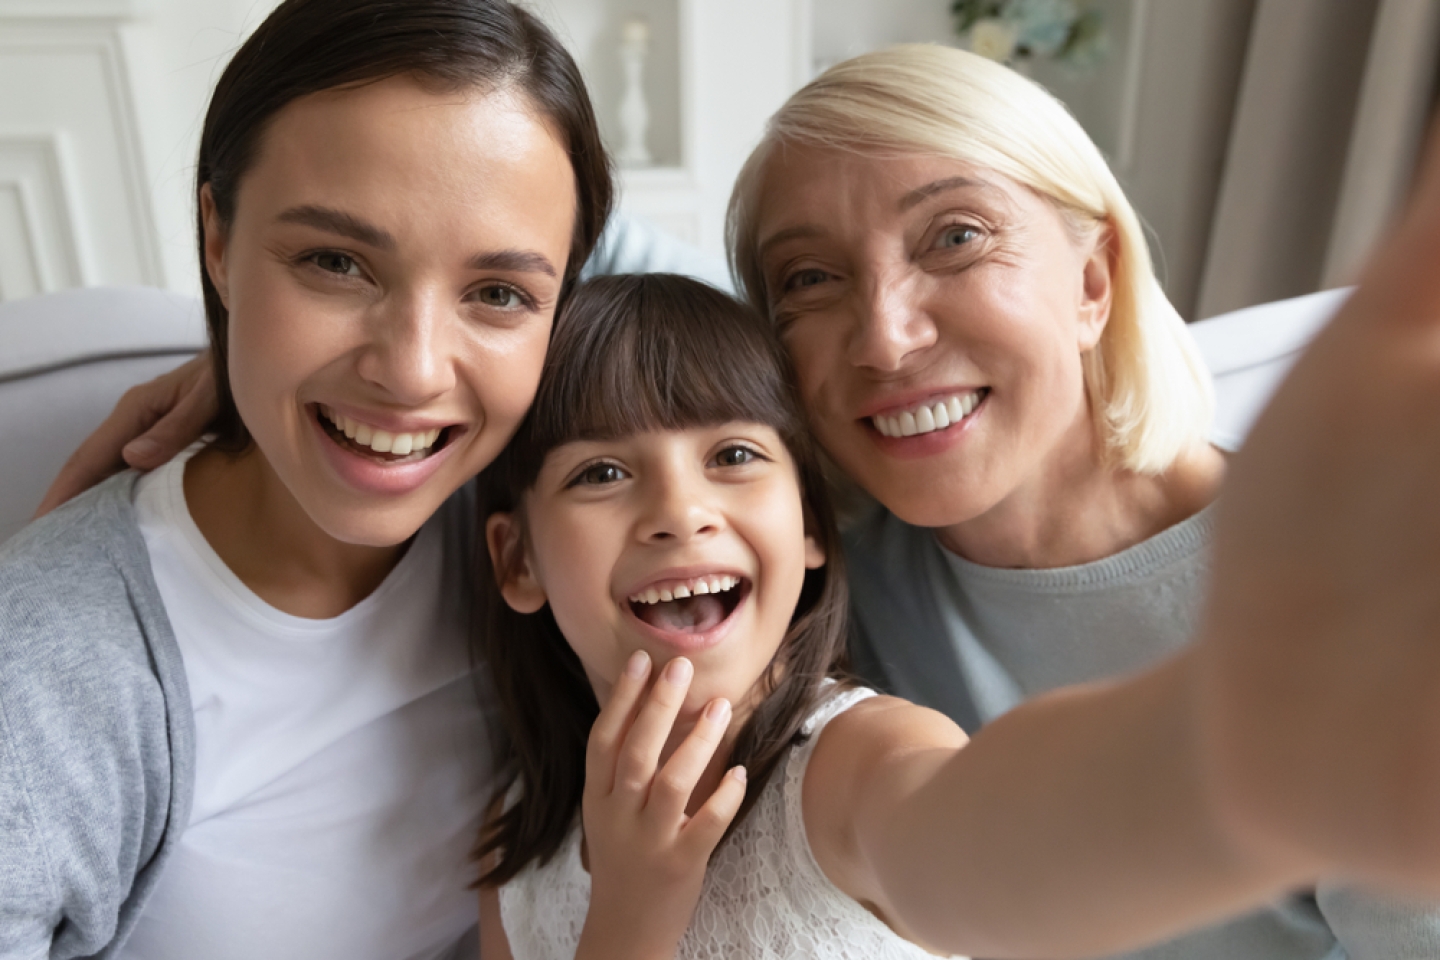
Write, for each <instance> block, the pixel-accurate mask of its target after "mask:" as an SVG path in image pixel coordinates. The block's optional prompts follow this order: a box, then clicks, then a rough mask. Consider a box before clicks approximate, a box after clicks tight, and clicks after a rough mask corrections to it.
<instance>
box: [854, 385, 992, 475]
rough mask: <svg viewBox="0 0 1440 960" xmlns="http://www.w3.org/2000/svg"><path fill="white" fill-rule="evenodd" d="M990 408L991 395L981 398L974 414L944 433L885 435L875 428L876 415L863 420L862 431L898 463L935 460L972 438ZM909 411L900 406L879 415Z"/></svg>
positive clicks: (943, 431) (973, 411)
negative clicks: (896, 410)
mask: <svg viewBox="0 0 1440 960" xmlns="http://www.w3.org/2000/svg"><path fill="white" fill-rule="evenodd" d="M962 392H963V391H962ZM938 396H946V394H939V395H938ZM923 402H924V399H923V395H922V399H920V400H917V401H915V403H916V404H919V403H923ZM989 406H990V394H988V393H987V394H986V395H985V396H984V397H982V398H981V400H980V404H979V405H978V406H977V407H976V408H975V409H974V410H972V411H970V415H969V416H967V417H966V418H965V419H963V420H961V421H960V422H959V423H952V424H951V425H950V426H948V427H946V428H944V429H943V430H932V431H930V432H929V433H922V434H918V435H916V436H913V437H887V436H885V435H884V434H883V433H881V432H880V431H879V430H876V429H875V424H874V422H873V421H872V420H871V419H870V416H874V414H871V415H870V416H867V417H866V418H865V419H863V420H860V421H859V423H860V426H861V429H863V430H864V431H865V435H866V436H868V437H869V438H870V442H871V443H873V444H875V446H876V447H878V448H879V449H880V452H881V453H884V454H885V455H887V456H890V457H894V458H895V459H897V460H923V459H925V458H926V457H933V456H935V455H936V454H938V453H944V452H946V451H948V450H950V449H951V448H953V447H954V446H956V445H957V444H959V443H961V442H962V441H963V440H964V439H965V438H966V437H968V436H969V435H970V432H971V430H973V429H974V427H975V424H976V423H977V422H978V421H979V419H980V418H981V417H982V416H984V414H985V411H986V410H987V409H988V408H989ZM909 408H910V404H907V405H904V406H900V407H894V406H887V407H885V408H883V409H881V410H880V411H877V412H880V413H883V412H885V411H886V410H895V409H900V410H908V409H909Z"/></svg>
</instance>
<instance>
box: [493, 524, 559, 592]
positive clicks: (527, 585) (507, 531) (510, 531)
mask: <svg viewBox="0 0 1440 960" xmlns="http://www.w3.org/2000/svg"><path fill="white" fill-rule="evenodd" d="M485 544H486V546H488V547H489V548H490V563H491V565H492V566H494V568H495V579H496V580H497V581H498V586H499V587H500V595H501V596H502V597H504V598H505V602H506V603H508V604H509V605H510V609H512V610H514V611H515V612H516V613H535V612H536V611H537V610H539V609H540V608H541V607H543V606H545V588H544V587H542V586H541V585H540V581H539V580H537V579H536V578H535V574H534V573H533V572H532V571H531V569H530V558H529V557H528V556H527V555H526V553H525V538H524V536H523V535H522V531H521V527H520V521H519V519H518V518H517V517H516V516H515V514H513V513H492V514H491V515H490V516H489V518H488V519H486V521H485Z"/></svg>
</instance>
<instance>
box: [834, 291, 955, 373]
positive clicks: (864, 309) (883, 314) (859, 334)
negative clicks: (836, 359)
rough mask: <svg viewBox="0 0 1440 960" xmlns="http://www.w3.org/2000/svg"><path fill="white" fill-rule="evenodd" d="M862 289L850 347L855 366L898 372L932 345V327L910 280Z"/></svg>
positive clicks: (933, 330)
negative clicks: (913, 357)
mask: <svg viewBox="0 0 1440 960" xmlns="http://www.w3.org/2000/svg"><path fill="white" fill-rule="evenodd" d="M863 289H864V292H863V294H862V296H861V297H860V302H859V303H858V304H857V313H858V316H857V317H856V321H857V322H856V324H855V327H854V329H853V331H852V333H851V337H850V343H849V354H850V361H851V362H852V363H854V364H855V365H856V366H861V367H870V368H873V369H875V370H880V371H892V370H899V369H900V368H902V367H903V366H904V365H905V361H906V360H907V359H909V358H910V357H912V356H913V355H915V354H917V353H920V352H922V351H924V350H925V348H927V347H929V346H930V345H931V344H933V343H934V342H935V337H936V331H935V323H934V321H933V320H932V319H931V317H930V314H929V313H928V311H927V310H926V309H925V304H924V302H923V298H922V296H921V293H920V291H919V290H917V289H916V285H915V283H914V282H913V281H911V280H910V279H909V278H906V277H894V278H886V279H879V280H876V281H874V282H872V283H870V284H867V285H866V287H865V288H863Z"/></svg>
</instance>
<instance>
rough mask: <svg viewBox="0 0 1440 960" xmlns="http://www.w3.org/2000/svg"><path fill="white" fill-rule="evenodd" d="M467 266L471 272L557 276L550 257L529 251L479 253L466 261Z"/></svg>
mask: <svg viewBox="0 0 1440 960" xmlns="http://www.w3.org/2000/svg"><path fill="white" fill-rule="evenodd" d="M465 266H467V267H469V268H470V269H471V270H509V271H514V272H517V273H543V274H545V275H546V276H547V277H554V276H557V274H556V272H555V266H554V264H552V263H551V262H550V258H549V257H546V256H545V255H544V254H540V253H533V252H531V251H529V250H496V251H494V252H493V253H477V254H475V256H473V257H471V258H470V259H469V260H468V261H466V263H465Z"/></svg>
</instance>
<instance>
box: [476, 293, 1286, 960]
mask: <svg viewBox="0 0 1440 960" xmlns="http://www.w3.org/2000/svg"><path fill="white" fill-rule="evenodd" d="M485 484H486V491H485V494H484V496H485V497H486V505H485V508H484V509H485V511H486V513H487V514H488V521H487V524H486V536H487V542H488V545H489V552H490V562H491V564H492V568H491V569H490V570H487V571H486V574H487V576H486V578H484V582H482V586H481V592H482V594H483V595H484V598H483V600H482V603H483V604H484V608H485V610H486V622H485V624H484V628H483V629H482V630H481V631H480V632H479V636H480V637H481V638H483V639H482V650H481V654H482V655H483V656H484V657H485V658H486V659H487V660H488V661H489V663H490V665H491V667H492V669H493V671H494V677H495V681H496V685H497V687H498V689H499V696H500V700H501V702H502V704H503V709H504V713H505V719H506V721H507V725H508V731H509V734H510V738H511V739H510V744H509V746H508V757H507V758H505V759H506V760H507V762H508V774H507V775H506V777H504V778H502V781H503V786H502V792H501V796H500V797H499V798H498V799H497V802H496V803H495V805H494V807H493V808H492V811H491V815H490V818H489V820H488V825H487V828H486V831H485V833H484V835H483V837H482V840H481V843H480V845H479V855H480V856H481V858H482V861H483V864H484V875H483V878H482V881H481V883H482V887H481V911H482V920H481V939H482V955H483V956H484V957H485V960H496V958H497V957H499V958H505V957H515V958H521V960H529V958H541V957H545V958H552V957H553V958H559V957H567V958H568V957H572V956H584V957H601V956H616V957H628V958H637V957H652V956H653V957H667V958H668V957H675V956H680V957H685V958H700V957H727V958H728V957H782V956H783V957H825V958H841V957H854V958H867V960H868V958H882V957H923V956H928V955H929V953H976V954H983V955H986V956H1018V955H1050V956H1055V955H1069V956H1075V955H1085V954H1094V953H1097V952H1106V951H1113V950H1116V949H1120V948H1123V947H1128V946H1132V945H1135V944H1136V943H1138V942H1141V941H1143V940H1145V939H1156V938H1159V937H1161V936H1164V935H1166V934H1171V933H1174V932H1176V931H1178V930H1179V929H1181V928H1183V927H1185V926H1189V925H1195V924H1198V923H1201V922H1204V921H1208V920H1213V919H1216V918H1218V917H1220V916H1222V915H1224V914H1226V913H1228V912H1233V911H1235V910H1237V909H1239V908H1242V907H1244V906H1248V905H1251V904H1255V903H1259V902H1262V901H1263V900H1265V899H1267V898H1269V897H1273V896H1275V895H1278V894H1279V893H1280V892H1281V891H1283V890H1284V889H1285V887H1286V886H1287V885H1288V884H1293V883H1296V882H1299V881H1301V880H1304V879H1307V878H1306V877H1304V876H1301V875H1299V871H1298V870H1297V868H1296V867H1295V866H1294V865H1293V864H1287V865H1281V864H1280V863H1278V862H1270V861H1267V860H1266V859H1265V858H1264V857H1262V856H1260V855H1258V854H1252V853H1251V852H1250V851H1248V850H1246V849H1240V844H1238V843H1237V842H1235V841H1234V839H1233V838H1232V837H1230V836H1229V835H1228V834H1227V832H1226V830H1225V829H1223V828H1222V827H1221V826H1220V825H1219V822H1218V820H1217V817H1216V816H1215V815H1214V814H1213V813H1212V811H1211V809H1210V807H1209V806H1208V804H1207V798H1206V794H1205V791H1204V790H1203V789H1202V786H1201V784H1202V781H1201V778H1200V776H1199V774H1198V765H1199V761H1198V758H1197V756H1196V753H1197V751H1196V748H1195V746H1194V743H1195V738H1194V736H1193V732H1194V731H1193V717H1192V710H1191V705H1190V697H1189V696H1188V694H1189V689H1190V685H1191V683H1192V681H1193V679H1194V677H1193V674H1194V673H1195V669H1194V667H1193V666H1192V661H1193V658H1192V657H1189V656H1182V657H1180V658H1177V659H1174V660H1172V661H1170V662H1168V663H1166V664H1164V665H1162V666H1161V667H1159V668H1158V669H1156V670H1154V671H1151V672H1150V673H1147V674H1145V675H1142V676H1139V677H1136V678H1134V679H1132V680H1129V681H1127V682H1124V683H1120V684H1114V685H1109V686H1105V687H1095V688H1086V689H1080V690H1074V691H1064V692H1061V693H1059V694H1057V695H1054V696H1051V697H1048V698H1042V699H1040V700H1037V701H1035V702H1033V703H1031V704H1029V705H1026V706H1024V707H1022V708H1020V709H1017V710H1015V711H1013V712H1012V713H1011V714H1008V715H1006V716H1005V717H1002V718H1001V719H1000V720H998V721H996V722H995V723H993V724H992V725H990V726H989V727H987V728H986V729H985V730H984V732H983V733H982V734H980V735H979V736H978V737H977V738H976V740H975V741H974V742H973V743H972V744H970V745H969V746H966V738H965V735H964V734H963V733H961V731H960V730H959V729H958V728H957V727H956V726H954V724H952V723H951V722H950V721H949V720H948V719H946V718H944V717H942V716H941V715H939V714H937V713H935V712H933V711H930V710H926V709H923V708H921V707H917V706H914V705H912V704H909V703H906V702H904V701H900V700H896V699H893V698H888V697H882V696H876V695H875V694H874V693H873V691H870V690H865V689H861V688H857V687H856V686H854V685H853V684H852V683H851V682H850V681H848V680H847V679H846V677H845V671H844V662H845V661H844V650H845V636H846V627H845V609H846V592H845V586H844V583H845V581H844V573H843V570H842V569H841V559H840V553H839V549H838V544H837V535H836V532H835V526H834V520H833V515H832V511H831V507H830V503H829V500H828V498H827V495H826V487H825V483H824V479H823V476H822V471H821V466H820V461H819V458H818V455H817V452H816V448H815V446H814V445H813V442H812V441H811V440H810V438H809V437H808V435H807V433H806V431H805V426H804V422H803V420H802V417H801V415H800V414H799V412H798V406H797V402H796V399H795V397H794V395H793V392H792V388H791V384H790V378H789V374H788V370H787V366H786V362H785V360H784V355H783V352H782V350H781V348H780V346H779V344H778V342H777V340H776V339H775V337H774V334H773V332H772V331H771V329H770V327H769V324H768V323H767V322H766V321H765V320H764V319H762V318H760V317H758V316H755V315H753V314H751V313H750V312H749V311H748V310H747V309H746V308H744V307H742V306H741V305H739V304H738V303H736V302H735V301H732V300H731V299H730V298H728V297H726V296H725V295H723V294H721V293H719V292H717V291H714V290H712V289H710V288H708V287H705V286H703V285H701V284H698V283H696V282H694V281H688V280H684V279H682V278H678V277H669V276H660V275H651V276H645V277H638V276H637V277H610V278H604V279H601V280H596V281H593V282H591V283H590V284H589V285H587V286H585V287H582V288H581V289H580V290H579V291H577V293H576V295H575V297H574V299H573V300H572V301H571V303H570V305H569V307H568V308H567V311H566V312H565V314H564V316H563V318H562V319H561V320H559V321H557V326H556V330H555V334H554V338H553V340H552V343H551V348H550V352H549V354H548V355H547V357H546V361H545V367H544V371H543V374H542V378H541V385H540V389H539V394H538V396H537V398H536V400H535V405H534V407H533V408H532V409H531V411H530V413H529V414H528V416H527V418H526V420H525V421H524V423H523V425H522V427H521V429H520V432H519V434H518V435H517V436H516V437H515V439H514V440H513V441H512V443H511V445H510V446H509V447H508V448H507V450H506V452H505V453H504V454H503V455H502V456H501V458H500V459H499V460H497V461H496V463H495V465H494V466H493V467H492V469H491V470H490V471H489V472H488V474H487V475H486V478H485ZM492 578H493V584H492V583H491V579H492ZM494 585H498V590H497V589H495V586H494ZM652 665H658V669H652ZM707 867H708V869H707ZM927 951H929V953H927Z"/></svg>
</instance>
